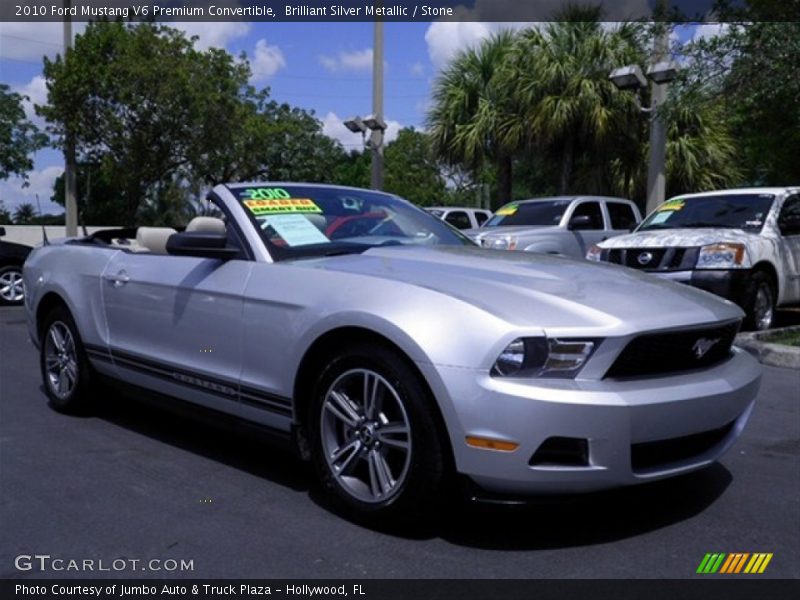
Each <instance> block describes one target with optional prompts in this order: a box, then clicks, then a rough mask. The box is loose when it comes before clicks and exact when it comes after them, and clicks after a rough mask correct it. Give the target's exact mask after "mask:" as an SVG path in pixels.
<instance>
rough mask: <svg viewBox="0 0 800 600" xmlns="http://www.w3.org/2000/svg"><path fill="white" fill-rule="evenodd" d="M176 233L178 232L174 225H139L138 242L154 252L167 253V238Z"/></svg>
mask: <svg viewBox="0 0 800 600" xmlns="http://www.w3.org/2000/svg"><path fill="white" fill-rule="evenodd" d="M174 233H178V232H177V231H175V230H174V229H172V227H139V229H137V230H136V243H137V244H139V246H142V247H143V248H147V249H148V250H149V251H150V252H152V253H153V254H167V240H168V239H169V236H171V235H172V234H174Z"/></svg>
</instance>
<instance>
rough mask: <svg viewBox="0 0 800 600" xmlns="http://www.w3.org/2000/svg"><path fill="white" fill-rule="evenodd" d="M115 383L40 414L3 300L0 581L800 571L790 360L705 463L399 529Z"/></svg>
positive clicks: (798, 446) (461, 511)
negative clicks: (142, 565)
mask: <svg viewBox="0 0 800 600" xmlns="http://www.w3.org/2000/svg"><path fill="white" fill-rule="evenodd" d="M109 396H110V397H109V398H108V401H107V402H105V403H104V404H103V405H102V406H101V407H100V409H99V411H98V414H96V415H93V416H88V417H66V416H62V415H59V414H56V413H55V412H53V411H51V410H50V409H49V408H48V406H47V403H46V399H45V395H44V392H43V391H42V388H41V380H40V375H39V370H38V357H37V353H36V351H35V349H34V347H33V346H32V345H31V344H30V343H29V342H28V339H27V333H26V329H25V325H24V313H23V311H22V309H19V308H2V309H0V526H1V527H0V530H1V531H2V541H0V578H5V577H43V576H44V577H48V576H53V577H55V576H60V577H63V576H79V577H87V576H98V575H100V576H103V575H107V573H80V572H79V573H75V572H44V573H41V572H34V571H19V570H17V568H15V564H14V563H15V557H17V556H19V555H21V554H48V555H51V556H52V557H61V558H64V559H76V560H84V559H95V560H99V559H102V560H104V561H107V562H111V561H112V560H114V559H118V558H125V559H142V560H149V559H152V558H157V559H176V560H180V559H187V560H192V561H193V567H194V569H193V571H191V572H175V573H171V575H175V576H185V577H193V578H215V577H259V578H269V577H272V578H329V577H343V578H411V577H414V578H419V577H421V578H426V577H437V578H545V577H568V578H640V577H642V578H686V577H699V576H697V575H695V570H696V569H697V566H698V565H699V563H700V561H701V560H702V558H703V556H704V555H705V554H706V553H708V552H771V553H773V554H774V557H773V559H772V561H771V563H770V564H769V567H768V569H767V570H766V572H765V573H764V574H763V575H760V576H757V577H781V578H797V577H800V373H798V372H794V371H789V370H783V369H774V368H766V369H765V378H764V382H763V384H762V389H761V392H760V395H759V399H758V403H757V407H756V410H755V411H754V414H753V416H752V418H751V421H750V424H749V426H748V428H747V430H746V432H745V434H744V435H743V437H742V438H741V439H740V440H739V442H738V443H737V445H736V446H734V448H733V449H732V450H731V451H730V452H729V453H728V454H727V455H726V456H725V457H724V459H723V460H722V461H721V463H719V464H716V465H714V466H713V467H711V468H709V469H706V470H705V471H702V472H700V473H695V474H691V475H688V476H684V477H681V478H678V479H674V480H671V481H666V482H659V483H655V484H649V485H646V486H641V487H637V488H632V489H625V490H616V491H613V492H607V493H602V494H592V495H588V496H581V497H572V498H568V499H561V500H559V501H553V500H550V501H548V500H544V499H542V500H539V501H535V502H533V503H531V504H530V505H528V506H525V507H513V508H509V507H494V506H466V507H459V508H457V509H454V510H453V511H452V512H450V513H449V514H448V515H447V516H446V517H445V518H443V519H442V520H441V522H439V523H438V524H436V525H435V526H431V527H428V528H424V529H421V530H419V531H403V532H400V533H398V532H380V531H373V530H369V529H365V528H363V527H360V526H358V525H356V524H353V523H351V522H349V521H347V520H345V519H343V518H341V517H339V516H336V515H335V514H333V513H331V512H330V511H329V510H328V508H327V507H326V506H325V505H324V503H323V502H322V501H321V500H320V499H319V496H318V494H317V493H316V492H315V490H314V485H313V479H312V477H311V476H310V474H309V471H308V470H307V469H306V467H305V466H304V465H303V464H302V463H300V462H299V461H298V460H297V459H295V458H293V457H292V456H291V455H289V454H287V453H285V452H282V451H279V450H275V449H273V448H271V447H269V446H268V445H266V444H264V443H262V442H261V441H260V440H258V439H255V438H253V437H252V436H246V435H242V434H241V433H240V432H239V431H237V430H234V429H231V428H229V427H219V426H215V425H214V424H209V423H206V422H198V421H192V420H186V419H185V418H182V417H179V416H176V415H173V414H172V413H168V412H164V411H162V410H160V409H159V408H157V407H154V406H152V405H151V404H148V403H141V402H139V401H137V400H136V399H135V398H129V397H126V396H125V395H123V394H120V393H118V392H115V393H111V394H109ZM113 574H114V573H111V575H113ZM118 575H127V576H139V575H141V576H148V577H153V576H156V577H160V576H163V575H166V573H163V572H162V573H152V572H149V573H138V572H136V571H124V572H121V573H118ZM703 577H718V576H708V575H706V576H703Z"/></svg>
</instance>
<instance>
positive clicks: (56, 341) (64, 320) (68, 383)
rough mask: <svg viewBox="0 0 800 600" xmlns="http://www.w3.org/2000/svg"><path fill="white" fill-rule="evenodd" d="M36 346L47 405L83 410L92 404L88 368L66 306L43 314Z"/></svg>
mask: <svg viewBox="0 0 800 600" xmlns="http://www.w3.org/2000/svg"><path fill="white" fill-rule="evenodd" d="M39 346H40V351H39V365H40V368H41V371H42V380H43V382H44V389H45V392H46V393H47V397H48V398H49V400H50V406H51V407H52V408H53V409H54V410H56V411H58V412H61V413H68V414H77V413H83V412H85V411H86V410H87V409H88V408H89V406H90V404H91V402H90V392H89V390H90V383H91V374H92V373H91V367H90V366H89V361H88V359H87V358H86V352H85V351H84V349H83V342H82V341H81V338H80V335H79V334H78V328H77V327H76V326H75V321H74V320H73V319H72V315H71V314H70V313H69V311H68V310H67V309H66V308H64V307H58V308H56V309H54V310H53V311H52V312H50V313H49V314H48V315H47V317H45V320H44V323H43V325H42V338H41V340H40V343H39Z"/></svg>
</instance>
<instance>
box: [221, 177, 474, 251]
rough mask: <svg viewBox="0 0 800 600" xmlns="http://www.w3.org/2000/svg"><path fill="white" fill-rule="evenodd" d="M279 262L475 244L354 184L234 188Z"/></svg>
mask: <svg viewBox="0 0 800 600" xmlns="http://www.w3.org/2000/svg"><path fill="white" fill-rule="evenodd" d="M231 191H232V192H233V194H234V195H235V196H236V197H237V198H238V199H239V201H240V202H241V203H242V206H243V207H244V208H245V211H246V212H247V213H248V214H249V215H250V218H251V219H252V221H253V223H254V224H255V225H256V227H257V228H258V230H259V232H260V233H261V238H262V239H263V240H264V243H265V244H266V245H267V248H268V249H269V251H270V254H271V255H272V257H273V258H275V259H276V260H287V259H292V258H311V257H317V256H334V255H338V254H357V253H360V252H364V251H365V250H367V249H369V248H374V247H376V246H397V245H425V246H435V245H450V246H459V245H473V242H472V241H471V240H470V239H469V238H467V237H466V236H464V235H462V234H460V233H459V232H457V231H456V230H455V229H453V228H452V227H450V226H449V225H447V224H446V223H444V222H443V221H441V220H440V219H437V218H436V217H434V216H433V215H430V214H428V213H427V212H425V211H424V210H421V209H419V208H416V207H415V206H413V205H411V204H409V203H408V202H406V201H404V200H401V199H399V198H397V197H395V196H391V195H389V194H384V193H380V192H370V191H367V190H358V189H351V188H339V187H325V186H310V185H309V186H304V185H282V184H264V185H255V186H232V187H231Z"/></svg>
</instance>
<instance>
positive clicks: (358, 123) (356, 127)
mask: <svg viewBox="0 0 800 600" xmlns="http://www.w3.org/2000/svg"><path fill="white" fill-rule="evenodd" d="M344 126H345V127H347V128H348V129H349V130H350V131H352V132H353V133H362V134H363V133H365V132H366V131H367V128H366V126H365V125H364V121H362V120H361V117H352V118H350V119H347V120H346V121H345V122H344Z"/></svg>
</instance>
